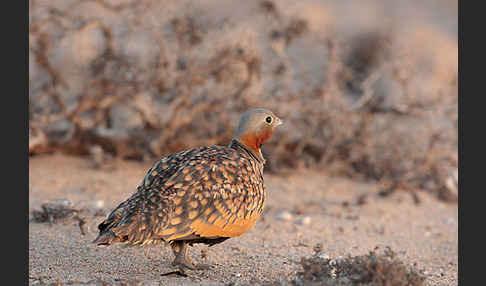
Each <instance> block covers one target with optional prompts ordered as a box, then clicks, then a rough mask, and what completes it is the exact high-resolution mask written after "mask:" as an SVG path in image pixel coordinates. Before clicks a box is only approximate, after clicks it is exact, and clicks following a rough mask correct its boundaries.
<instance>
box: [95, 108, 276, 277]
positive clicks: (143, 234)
mask: <svg viewBox="0 0 486 286" xmlns="http://www.w3.org/2000/svg"><path fill="white" fill-rule="evenodd" d="M281 123H282V121H281V120H280V119H279V118H278V117H277V116H275V115H274V114H273V113H272V112H271V111H269V110H266V109H253V110H249V111H247V112H246V113H244V114H243V115H242V117H241V118H240V120H239V122H238V126H237V128H236V130H235V133H234V138H233V139H232V141H231V143H230V144H229V145H228V146H207V147H198V148H194V149H189V150H186V151H182V152H179V153H175V154H172V155H169V156H167V157H164V158H162V159H161V160H160V161H158V162H157V163H155V164H154V166H153V167H152V168H151V169H150V170H149V171H148V172H147V174H146V175H145V177H144V178H143V180H142V182H141V184H140V185H139V186H138V187H137V191H136V192H135V193H134V194H133V195H132V196H131V197H129V198H128V199H127V200H126V201H124V202H122V203H120V204H119V205H118V206H117V207H116V208H115V209H114V210H113V211H112V212H111V213H110V214H109V215H108V217H107V218H106V219H105V220H104V221H103V222H102V223H100V224H99V225H98V229H99V235H98V237H97V238H96V239H95V240H94V241H93V243H95V244H97V245H111V244H114V243H126V244H129V245H136V244H142V245H143V244H146V243H154V242H167V243H169V244H170V246H171V247H172V250H173V252H174V255H175V259H174V262H173V265H174V266H178V267H179V269H180V271H181V272H184V270H185V269H192V270H194V269H208V268H210V265H206V264H197V265H195V264H194V263H193V262H192V261H191V259H190V258H189V257H188V256H187V249H188V245H190V246H192V245H193V244H194V243H205V244H208V245H209V246H212V245H214V244H217V243H221V242H223V241H225V240H226V239H228V238H231V237H236V236H239V235H241V234H243V233H245V232H247V231H248V230H250V229H251V228H252V227H253V226H254V225H255V223H256V221H257V219H258V218H259V216H260V215H261V213H262V211H263V206H264V202H265V186H264V184H263V165H264V163H265V159H264V158H263V156H262V153H261V150H260V148H261V146H262V145H263V143H265V141H267V140H268V139H269V138H270V137H271V136H272V134H273V132H274V130H275V128H276V127H277V126H278V125H280V124H281Z"/></svg>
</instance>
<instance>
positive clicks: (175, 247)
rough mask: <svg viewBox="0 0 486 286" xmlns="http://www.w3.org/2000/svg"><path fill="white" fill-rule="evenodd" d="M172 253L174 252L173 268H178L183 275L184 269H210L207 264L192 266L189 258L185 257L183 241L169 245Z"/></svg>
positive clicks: (185, 249) (185, 247)
mask: <svg viewBox="0 0 486 286" xmlns="http://www.w3.org/2000/svg"><path fill="white" fill-rule="evenodd" d="M171 246H172V251H173V252H174V255H175V259H174V262H172V265H173V266H179V269H180V271H181V272H182V273H184V269H185V268H186V269H191V270H204V269H209V268H211V265H209V264H196V265H195V264H194V263H193V262H192V260H191V258H190V257H189V256H188V255H187V249H188V247H187V242H185V241H183V240H179V241H174V242H172V244H171Z"/></svg>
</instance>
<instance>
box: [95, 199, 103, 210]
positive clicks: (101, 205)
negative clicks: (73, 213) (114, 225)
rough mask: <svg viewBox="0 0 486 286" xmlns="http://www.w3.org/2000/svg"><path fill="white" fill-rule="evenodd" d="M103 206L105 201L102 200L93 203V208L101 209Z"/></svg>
mask: <svg viewBox="0 0 486 286" xmlns="http://www.w3.org/2000/svg"><path fill="white" fill-rule="evenodd" d="M104 206H105V201H103V200H94V201H93V207H95V208H98V209H101V208H103V207H104Z"/></svg>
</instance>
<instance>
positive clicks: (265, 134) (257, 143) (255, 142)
mask: <svg viewBox="0 0 486 286" xmlns="http://www.w3.org/2000/svg"><path fill="white" fill-rule="evenodd" d="M272 133H273V130H272V129H271V128H265V129H263V130H261V131H260V132H248V133H245V134H241V135H240V136H239V137H238V140H239V141H240V142H241V143H243V144H244V145H245V146H246V147H247V148H249V149H250V150H251V151H253V152H254V153H255V154H258V155H261V151H260V148H261V147H262V145H263V143H265V142H266V141H267V140H268V139H269V138H270V137H271V136H272Z"/></svg>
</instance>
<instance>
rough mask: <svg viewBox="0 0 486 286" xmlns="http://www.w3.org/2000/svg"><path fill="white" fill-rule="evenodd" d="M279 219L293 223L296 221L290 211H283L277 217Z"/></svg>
mask: <svg viewBox="0 0 486 286" xmlns="http://www.w3.org/2000/svg"><path fill="white" fill-rule="evenodd" d="M277 218H278V219H281V220H285V221H291V220H293V219H294V216H293V215H292V214H291V213H290V212H289V211H282V212H280V213H279V214H278V215H277Z"/></svg>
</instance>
